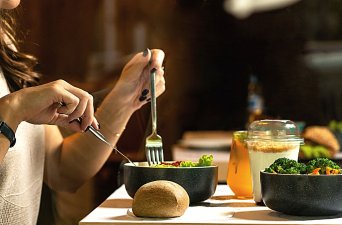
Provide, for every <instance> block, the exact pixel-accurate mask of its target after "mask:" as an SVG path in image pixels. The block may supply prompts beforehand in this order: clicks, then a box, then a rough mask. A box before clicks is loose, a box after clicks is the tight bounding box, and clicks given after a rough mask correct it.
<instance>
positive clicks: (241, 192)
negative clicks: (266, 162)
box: [227, 131, 253, 198]
mask: <svg viewBox="0 0 342 225" xmlns="http://www.w3.org/2000/svg"><path fill="white" fill-rule="evenodd" d="M246 138H247V131H235V132H234V133H233V141H232V146H231V150H230V158H229V162H228V175H227V184H228V185H229V187H230V189H231V190H232V191H233V192H234V194H235V195H236V197H238V198H249V197H253V190H252V177H251V171H250V165H249V156H248V148H247V143H246V142H245V139H246Z"/></svg>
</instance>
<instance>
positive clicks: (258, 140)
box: [246, 120, 303, 204]
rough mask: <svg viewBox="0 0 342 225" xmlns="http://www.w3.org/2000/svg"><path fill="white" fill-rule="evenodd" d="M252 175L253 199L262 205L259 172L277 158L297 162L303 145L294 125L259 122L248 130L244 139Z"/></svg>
mask: <svg viewBox="0 0 342 225" xmlns="http://www.w3.org/2000/svg"><path fill="white" fill-rule="evenodd" d="M246 142H247V147H248V154H249V160H250V168H251V175H252V186H253V199H254V201H255V202H256V203H257V204H263V202H262V194H261V184H260V171H263V170H264V169H265V168H267V167H269V166H270V165H271V164H272V163H273V162H274V161H275V160H277V159H279V158H283V157H285V158H289V159H292V160H296V161H297V160H298V154H299V148H300V145H301V144H302V143H303V139H302V138H300V134H299V131H298V128H297V126H296V124H295V123H294V122H292V121H290V120H259V121H255V122H253V123H252V124H251V125H250V126H249V128H248V137H247V139H246Z"/></svg>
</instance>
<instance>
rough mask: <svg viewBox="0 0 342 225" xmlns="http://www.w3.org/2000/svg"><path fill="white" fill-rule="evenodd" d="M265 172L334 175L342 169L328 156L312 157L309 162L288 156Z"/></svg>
mask: <svg viewBox="0 0 342 225" xmlns="http://www.w3.org/2000/svg"><path fill="white" fill-rule="evenodd" d="M265 172H267V173H280V174H309V175H320V174H324V175H334V174H341V173H342V169H341V168H340V166H339V165H337V164H336V163H335V162H333V161H332V160H330V159H327V158H316V159H312V160H310V161H309V162H308V163H307V164H304V163H299V162H297V161H296V160H292V159H288V158H279V159H277V160H275V161H274V163H272V164H271V165H270V166H269V167H268V168H265Z"/></svg>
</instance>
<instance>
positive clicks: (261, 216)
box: [79, 185, 342, 225]
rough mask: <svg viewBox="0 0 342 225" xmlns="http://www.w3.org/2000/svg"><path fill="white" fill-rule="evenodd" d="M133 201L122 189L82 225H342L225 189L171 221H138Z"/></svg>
mask: <svg viewBox="0 0 342 225" xmlns="http://www.w3.org/2000/svg"><path fill="white" fill-rule="evenodd" d="M131 207H132V198H130V197H129V196H128V194H127V193H126V190H125V187H124V186H121V187H120V188H119V189H117V190H116V191H115V192H114V193H113V194H112V195H110V196H109V197H108V199H107V200H105V201H104V202H103V203H102V204H101V205H100V206H99V207H97V208H96V209H95V210H94V211H93V212H91V213H90V214H89V215H88V216H86V217H85V218H84V219H83V220H82V221H80V223H79V225H114V224H160V225H167V224H172V225H175V224H183V225H188V224H192V225H195V224H201V225H203V224H213V225H217V224H342V215H339V216H335V217H299V216H289V215H285V214H282V213H278V212H275V211H272V210H270V209H269V208H267V207H265V206H256V205H255V203H254V201H253V200H251V199H247V200H241V199H236V198H234V196H233V194H232V192H231V190H230V189H229V188H228V187H227V186H226V185H218V186H217V189H216V192H215V194H214V196H213V197H212V198H211V199H208V200H207V201H204V202H202V203H199V204H196V205H192V206H190V207H189V208H188V209H187V210H186V212H185V214H184V215H183V216H181V217H178V218H172V219H151V218H138V217H135V216H134V215H132V214H131Z"/></svg>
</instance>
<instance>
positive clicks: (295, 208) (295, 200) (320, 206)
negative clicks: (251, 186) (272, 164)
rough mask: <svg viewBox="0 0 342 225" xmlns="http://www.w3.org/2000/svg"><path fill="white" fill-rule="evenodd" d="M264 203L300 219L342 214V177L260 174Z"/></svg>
mask: <svg viewBox="0 0 342 225" xmlns="http://www.w3.org/2000/svg"><path fill="white" fill-rule="evenodd" d="M260 181H261V193H262V200H263V201H264V203H265V205H266V206H267V207H269V208H270V209H273V210H275V211H278V212H283V213H286V214H290V215H297V216H332V215H337V214H340V213H342V175H305V174H273V173H266V172H263V171H261V172H260Z"/></svg>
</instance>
